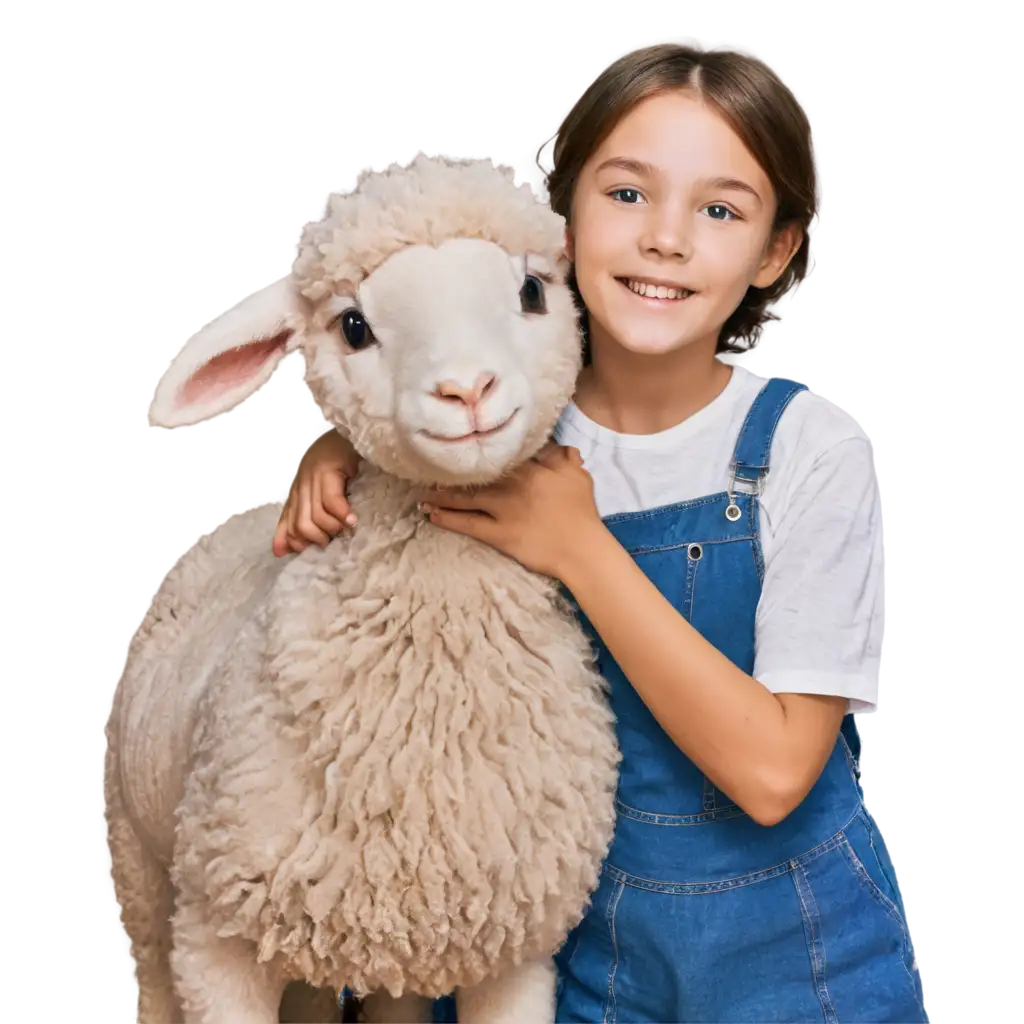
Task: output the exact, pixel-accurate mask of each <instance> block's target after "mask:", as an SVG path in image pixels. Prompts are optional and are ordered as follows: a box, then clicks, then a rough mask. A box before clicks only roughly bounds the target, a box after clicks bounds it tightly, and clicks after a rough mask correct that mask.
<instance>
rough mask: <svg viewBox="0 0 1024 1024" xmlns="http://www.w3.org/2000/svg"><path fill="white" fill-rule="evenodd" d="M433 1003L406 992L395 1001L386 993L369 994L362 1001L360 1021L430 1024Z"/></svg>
mask: <svg viewBox="0 0 1024 1024" xmlns="http://www.w3.org/2000/svg"><path fill="white" fill-rule="evenodd" d="M432 1018H433V1003H432V1002H431V1001H430V1000H429V999H427V998H425V997H424V996H417V995H413V993H411V992H407V993H406V994H405V995H404V996H399V997H398V998H397V999H395V998H394V997H392V996H390V995H388V993H387V992H384V991H381V992H371V993H370V995H368V996H366V998H365V999H363V1013H362V1019H363V1020H365V1021H366V1022H367V1024H430V1021H431V1020H432Z"/></svg>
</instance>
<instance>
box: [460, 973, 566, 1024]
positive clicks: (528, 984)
mask: <svg viewBox="0 0 1024 1024" xmlns="http://www.w3.org/2000/svg"><path fill="white" fill-rule="evenodd" d="M455 1005H456V1008H457V1010H458V1015H459V1024H549V1022H553V1021H554V1019H555V965H554V963H553V962H552V961H551V960H535V961H533V962H532V963H527V964H521V965H520V966H519V967H513V968H512V969H511V970H510V971H507V972H506V973H504V974H502V975H501V977H500V978H493V979H489V980H488V981H483V982H481V983H480V984H479V985H474V986H473V987H472V988H460V989H459V990H458V992H456V993H455Z"/></svg>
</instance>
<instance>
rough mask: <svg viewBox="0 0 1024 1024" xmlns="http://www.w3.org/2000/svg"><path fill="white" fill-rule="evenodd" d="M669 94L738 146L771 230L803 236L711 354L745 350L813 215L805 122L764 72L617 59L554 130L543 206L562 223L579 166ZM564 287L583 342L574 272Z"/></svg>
mask: <svg viewBox="0 0 1024 1024" xmlns="http://www.w3.org/2000/svg"><path fill="white" fill-rule="evenodd" d="M670 89H686V90H689V91H691V92H694V93H696V94H698V95H699V96H700V98H701V99H702V100H703V101H704V102H705V103H707V104H708V106H710V107H711V108H712V109H713V110H714V111H715V112H716V113H717V114H719V116H720V117H722V118H723V120H725V122H726V123H727V124H728V125H729V126H730V127H731V128H732V129H733V131H735V132H736V134H737V135H738V136H739V137H740V139H742V140H743V142H744V144H745V145H746V147H747V148H748V149H749V150H750V152H751V153H752V154H753V156H754V158H755V159H756V160H757V162H758V163H759V164H760V165H761V167H762V168H763V169H764V172H765V174H766V175H767V176H768V180H769V181H770V182H771V184H772V188H773V189H774V191H775V197H776V201H777V210H776V214H775V222H774V224H773V230H778V229H780V228H782V227H783V226H784V225H786V224H790V223H793V222H795V223H797V224H799V225H800V227H801V228H802V229H803V240H802V242H801V243H800V248H799V249H798V250H797V252H796V254H795V255H794V256H793V259H792V260H791V261H790V263H789V265H788V266H787V267H786V269H785V271H784V272H783V273H782V275H781V276H780V277H779V279H778V280H777V281H776V282H775V283H774V284H772V285H770V286H769V287H767V288H754V287H751V288H748V289H747V293H746V295H744V296H743V300H742V301H741V302H740V304H739V306H738V307H737V308H736V310H735V311H734V312H733V313H732V315H731V316H730V317H729V319H728V320H726V322H725V323H724V324H723V325H722V330H721V333H720V334H719V338H718V346H717V349H716V351H717V352H745V351H747V350H749V349H751V348H753V347H754V346H755V345H756V344H757V342H758V341H759V340H760V336H761V329H762V326H763V325H764V324H765V323H766V322H767V321H768V320H777V319H778V317H777V316H776V315H775V314H773V313H769V312H768V307H769V306H770V305H771V304H772V303H773V302H775V300H776V299H778V298H780V297H781V296H782V295H784V294H785V293H786V292H788V291H789V289H790V288H792V287H793V286H794V285H795V284H796V283H797V282H798V281H802V280H803V278H804V275H805V274H806V273H807V261H808V256H809V253H810V241H809V239H808V236H807V229H808V227H809V225H810V223H811V221H812V220H813V218H814V215H815V212H816V210H817V181H816V176H815V171H814V153H813V149H812V146H811V127H810V124H809V123H808V120H807V115H806V114H805V113H804V111H803V109H802V108H801V106H800V104H799V103H798V102H797V101H796V98H795V97H794V96H793V94H792V93H791V92H790V91H789V89H787V88H786V86H785V85H783V83H782V82H781V81H780V80H779V78H778V77H777V76H776V75H775V73H774V72H773V71H772V70H771V68H769V67H768V66H767V65H765V64H763V63H762V62H761V61H759V60H756V59H755V58H754V57H748V56H746V55H744V54H741V53H735V52H733V51H731V50H701V49H697V48H695V47H691V46H677V45H675V44H672V43H668V44H662V45H659V46H650V47H647V48H646V49H642V50H634V51H633V52H632V53H627V54H626V55H625V56H624V57H620V58H619V59H618V60H617V61H615V63H614V64H612V65H611V66H610V67H608V68H607V69H605V70H604V71H603V72H602V73H601V74H600V75H599V76H598V77H597V79H596V80H595V81H594V83H593V84H592V85H591V86H590V88H589V89H587V91H586V92H585V93H584V94H583V95H582V96H581V97H580V99H579V100H578V102H577V103H576V105H575V106H574V107H573V108H572V110H571V111H569V115H568V116H567V117H566V119H565V120H564V121H563V122H562V125H561V127H560V128H559V129H558V134H557V136H556V137H555V150H554V159H555V165H554V167H553V168H552V170H551V172H550V173H549V174H548V175H547V177H546V185H547V189H548V194H549V195H550V197H551V207H552V209H553V210H554V211H555V212H556V213H560V214H561V215H562V216H563V217H565V219H566V221H567V222H569V223H571V220H572V218H571V214H572V200H573V192H574V191H575V188H576V182H577V180H578V179H579V175H580V171H581V170H582V169H583V165H584V164H585V163H586V162H587V160H589V159H590V157H591V156H592V155H593V154H594V152H595V150H596V149H597V148H598V146H600V145H601V143H602V142H604V140H605V139H606V138H607V137H608V135H609V134H610V133H611V131H612V130H613V129H614V128H615V126H616V125H617V124H618V123H619V121H620V120H621V119H622V118H623V117H624V116H625V115H626V114H628V113H629V111H630V110H632V108H633V107H635V106H636V105H637V104H638V103H639V102H640V101H641V100H644V99H647V98H648V97H650V96H654V95H656V94H657V93H661V92H666V91H668V90H670ZM543 148H544V147H543V146H542V147H541V149H543ZM539 157H540V154H539V153H538V160H539ZM570 283H571V285H572V287H573V290H574V292H575V294H576V298H577V302H578V304H579V306H580V312H581V322H582V327H583V331H584V339H586V332H587V319H586V310H585V307H584V306H583V300H582V297H581V296H580V294H579V289H578V288H577V285H576V278H575V274H572V275H570ZM588 347H589V346H588ZM588 358H589V353H588Z"/></svg>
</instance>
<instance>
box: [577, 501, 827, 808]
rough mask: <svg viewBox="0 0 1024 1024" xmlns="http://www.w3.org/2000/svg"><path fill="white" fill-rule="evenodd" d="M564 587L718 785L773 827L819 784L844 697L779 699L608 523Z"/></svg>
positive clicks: (582, 544) (582, 546) (588, 540)
mask: <svg viewBox="0 0 1024 1024" xmlns="http://www.w3.org/2000/svg"><path fill="white" fill-rule="evenodd" d="M560 578H561V579H562V582H563V583H565V585H566V586H567V587H568V588H569V589H570V590H571V591H572V593H573V596H574V597H575V598H576V601H577V602H578V603H579V606H580V608H581V609H582V610H583V612H584V613H585V614H586V616H587V618H589V619H590V621H591V623H592V624H593V626H594V628H595V629H596V630H597V632H598V633H599V634H600V636H601V639H602V640H603V641H604V643H605V645H606V646H607V647H608V650H609V651H610V652H611V654H612V657H614V658H615V660H616V661H617V662H618V663H619V665H620V667H621V668H622V670H623V672H624V673H625V674H626V677H627V678H628V679H629V681H630V683H631V684H632V685H633V687H634V688H635V689H636V691H637V692H638V693H639V694H640V696H641V698H642V699H643V701H644V703H645V704H646V705H647V706H648V707H649V708H650V709H651V713H652V714H653V715H654V717H655V718H656V719H657V720H658V722H659V723H660V724H661V727H662V728H663V729H664V730H665V732H667V733H668V735H669V736H671V737H672V739H673V740H674V741H675V743H676V744H677V745H678V746H679V747H680V748H681V749H682V750H683V751H685V752H686V754H687V756H688V757H689V758H690V760H692V761H693V762H694V763H695V764H696V765H697V766H698V767H699V768H700V769H701V771H703V772H704V774H705V775H707V777H708V778H709V779H711V781H712V782H713V783H714V784H715V785H716V786H717V787H718V788H719V789H721V790H722V792H724V793H726V794H728V796H729V797H731V798H732V799H733V800H735V801H736V803H737V804H739V805H740V807H742V808H743V809H744V810H745V811H746V812H747V813H748V814H749V815H750V816H751V817H752V818H753V819H754V820H755V821H757V822H758V823H760V824H762V825H773V824H775V823H776V822H778V821H781V820H782V819H783V818H784V817H786V815H788V814H789V813H790V812H791V811H792V810H793V809H794V808H795V807H796V806H797V805H798V804H799V803H800V802H801V801H802V800H803V798H804V797H805V796H806V795H807V793H808V792H809V791H810V789H811V787H812V786H813V785H814V783H815V782H816V781H817V779H818V776H819V775H820V774H821V771H822V769H823V768H824V766H825V762H826V761H827V760H828V757H829V755H830V754H831V752H832V748H833V747H834V746H835V742H836V736H837V733H838V731H839V726H840V724H841V723H842V719H843V715H844V714H845V712H846V707H847V701H846V698H845V697H822V696H816V695H811V694H786V693H783V694H773V693H771V692H770V691H769V690H767V689H766V688H765V687H764V686H762V685H761V683H759V682H758V681H757V680H756V679H754V678H753V677H752V676H749V675H747V673H746V672H743V671H742V670H741V669H739V668H737V667H736V666H735V665H734V664H733V663H732V662H731V661H730V660H729V659H728V658H727V657H726V656H725V655H724V654H722V653H721V652H720V651H718V650H717V649H716V648H715V647H714V646H713V645H712V644H710V643H709V642H708V641H707V640H705V639H704V637H703V636H701V634H700V633H699V632H698V631H697V630H696V629H694V628H693V626H691V625H690V624H689V622H687V621H686V619H685V618H684V617H683V616H682V615H680V613H679V612H677V611H676V610H675V608H673V607H672V605H671V604H670V603H669V601H668V600H667V599H666V598H665V597H663V596H662V594H661V592H660V591H659V590H658V589H657V587H655V586H654V584H653V583H651V581H650V580H649V579H648V578H647V576H646V575H644V572H643V570H642V569H641V568H640V567H639V566H638V565H637V564H636V562H634V561H633V559H632V557H631V556H630V555H629V553H628V552H627V551H626V550H625V549H624V548H623V547H622V546H621V545H620V544H619V542H618V541H617V540H616V539H615V538H614V537H613V536H612V534H611V533H610V532H609V531H608V530H607V528H606V527H605V526H604V524H603V523H601V522H599V521H598V522H595V523H592V524H591V526H590V528H589V530H588V531H587V532H586V534H585V535H584V536H582V537H580V539H579V543H578V544H575V545H573V546H572V547H571V548H569V549H568V550H567V551H566V553H565V557H564V560H563V562H562V567H561V569H560Z"/></svg>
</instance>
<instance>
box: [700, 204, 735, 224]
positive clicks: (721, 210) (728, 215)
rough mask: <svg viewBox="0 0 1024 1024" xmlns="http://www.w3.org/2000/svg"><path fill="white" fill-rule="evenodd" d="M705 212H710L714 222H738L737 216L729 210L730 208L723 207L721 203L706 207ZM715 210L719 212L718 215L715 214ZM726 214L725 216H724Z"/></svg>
mask: <svg viewBox="0 0 1024 1024" xmlns="http://www.w3.org/2000/svg"><path fill="white" fill-rule="evenodd" d="M704 209H705V210H707V211H708V215H709V216H710V217H711V219H712V220H736V219H737V217H736V214H735V213H733V212H732V210H730V209H729V207H728V206H723V205H722V204H721V203H712V204H711V205H710V206H705V207H704ZM713 210H717V211H718V214H717V215H716V214H715V213H713V212H712V211H713ZM722 214H724V215H725V216H722Z"/></svg>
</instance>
